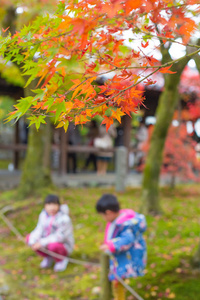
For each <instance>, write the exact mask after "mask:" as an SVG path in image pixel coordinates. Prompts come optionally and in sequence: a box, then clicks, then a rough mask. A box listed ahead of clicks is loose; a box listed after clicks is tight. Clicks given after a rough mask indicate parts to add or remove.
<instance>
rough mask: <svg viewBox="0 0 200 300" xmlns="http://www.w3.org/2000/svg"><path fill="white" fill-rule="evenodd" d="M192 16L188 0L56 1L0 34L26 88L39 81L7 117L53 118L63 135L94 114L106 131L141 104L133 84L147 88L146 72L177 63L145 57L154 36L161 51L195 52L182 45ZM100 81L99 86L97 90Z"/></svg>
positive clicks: (191, 29)
mask: <svg viewBox="0 0 200 300" xmlns="http://www.w3.org/2000/svg"><path fill="white" fill-rule="evenodd" d="M199 12H200V5H199V4H197V3H196V0H185V1H173V0H159V1H153V0H135V1H132V0H123V1H121V0H107V1H103V0H80V1H77V0H69V1H64V0H62V1H60V2H59V4H58V6H57V10H56V11H55V13H53V14H48V13H46V14H45V15H42V16H38V17H37V18H36V19H35V20H34V21H33V22H31V23H29V24H28V25H27V26H24V27H23V28H22V29H21V30H20V31H19V32H16V33H15V34H14V35H13V36H11V35H7V37H1V46H0V54H1V55H2V56H3V57H4V59H5V61H10V60H11V61H13V62H15V63H17V64H19V65H20V66H21V68H22V70H23V75H24V76H28V77H27V78H28V79H27V83H26V86H27V85H29V84H30V82H32V81H33V80H34V79H35V78H38V80H39V83H38V85H37V87H36V89H35V90H34V93H35V96H34V97H28V98H23V99H20V100H19V102H18V104H17V105H15V111H14V112H12V113H11V114H10V116H9V117H8V120H12V119H18V118H20V117H21V116H22V115H23V114H25V113H27V112H28V113H29V114H30V116H29V119H30V122H31V124H33V123H35V124H36V125H37V127H39V125H40V123H44V122H45V118H46V117H47V114H53V115H54V116H55V121H56V122H57V127H64V129H65V130H67V127H68V124H69V122H70V121H74V122H75V124H84V123H86V122H87V121H89V120H90V119H91V118H93V117H94V116H96V115H100V116H102V117H103V121H102V123H105V124H106V126H107V128H108V127H109V126H110V125H111V124H112V123H113V120H114V119H116V120H118V121H119V122H120V121H121V116H123V115H124V114H129V115H130V113H131V112H136V111H137V108H138V106H139V105H140V104H141V103H143V100H144V99H143V91H142V90H141V89H140V88H139V84H140V83H141V82H143V84H144V85H150V84H153V83H154V82H153V80H152V79H151V75H152V74H154V73H156V72H162V73H164V74H165V73H171V72H172V71H171V70H170V67H171V65H172V64H173V63H175V62H176V61H177V60H175V61H170V62H167V63H166V64H164V65H161V63H160V62H159V61H158V60H157V59H156V58H155V55H154V53H155V50H156V49H153V54H152V53H151V54H147V53H148V49H149V51H152V47H151V42H152V41H154V39H158V40H159V41H160V46H161V45H162V46H164V47H165V45H168V44H169V43H179V44H183V45H189V46H190V47H191V49H192V51H191V53H190V54H189V55H191V56H192V55H194V54H195V53H196V54H197V53H199V52H200V47H199V46H198V45H193V44H191V43H190V39H191V37H192V36H193V35H194V34H195V32H196V31H197V30H198V28H199V20H198V17H197V16H198V14H199ZM4 30H6V29H3V31H4ZM124 33H127V34H130V37H131V38H130V39H129V40H130V41H131V42H132V44H133V49H132V48H130V47H128V46H125V37H124ZM194 47H195V48H194ZM149 53H150V52H149ZM109 75H112V77H110V76H109ZM103 76H104V77H105V82H104V84H103V85H97V82H98V78H100V77H101V78H102V77H103Z"/></svg>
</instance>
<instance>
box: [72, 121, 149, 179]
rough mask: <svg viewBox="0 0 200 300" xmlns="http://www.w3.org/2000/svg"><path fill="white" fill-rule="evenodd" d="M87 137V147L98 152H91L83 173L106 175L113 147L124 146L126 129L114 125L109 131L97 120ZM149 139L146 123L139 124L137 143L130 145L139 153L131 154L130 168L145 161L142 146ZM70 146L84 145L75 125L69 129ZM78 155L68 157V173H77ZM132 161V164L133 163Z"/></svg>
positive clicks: (136, 134) (136, 136)
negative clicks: (93, 172)
mask: <svg viewBox="0 0 200 300" xmlns="http://www.w3.org/2000/svg"><path fill="white" fill-rule="evenodd" d="M87 130H88V132H87V134H86V137H85V145H87V146H88V147H95V148H97V149H98V150H97V151H96V152H91V153H89V154H88V156H87V157H86V159H85V162H84V165H83V171H86V170H88V169H89V170H92V171H95V172H96V173H97V174H98V175H104V174H106V172H107V170H108V165H109V163H110V162H111V161H112V159H113V157H114V151H113V147H118V146H124V127H123V126H122V125H121V124H119V125H118V126H117V127H116V126H114V124H112V125H111V126H110V128H109V129H108V130H106V126H105V125H99V124H98V123H97V122H96V121H95V120H92V121H91V122H90V124H89V125H88V127H87ZM147 139H148V129H147V126H146V125H145V124H144V122H141V123H139V126H138V127H137V128H136V133H135V137H134V140H135V143H134V144H133V145H130V146H132V147H134V148H135V149H136V150H137V151H136V154H135V153H131V154H130V157H129V158H130V165H129V167H133V166H138V165H140V163H141V161H142V159H143V151H142V145H143V143H144V142H145V141H146V140H147ZM68 144H69V145H75V146H77V145H83V144H84V143H83V142H82V140H81V132H80V131H79V128H78V127H77V126H75V125H74V124H73V123H70V125H69V128H68ZM77 159H78V158H77V153H76V152H70V153H68V155H67V172H68V173H76V172H77ZM131 161H132V162H131Z"/></svg>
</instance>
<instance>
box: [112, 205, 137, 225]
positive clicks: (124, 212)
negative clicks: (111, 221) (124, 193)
mask: <svg viewBox="0 0 200 300" xmlns="http://www.w3.org/2000/svg"><path fill="white" fill-rule="evenodd" d="M135 215H136V213H135V212H134V210H132V209H121V210H120V215H119V217H118V218H117V220H116V224H122V223H124V222H126V221H128V220H131V219H133V218H135Z"/></svg>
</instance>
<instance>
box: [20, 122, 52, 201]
mask: <svg viewBox="0 0 200 300" xmlns="http://www.w3.org/2000/svg"><path fill="white" fill-rule="evenodd" d="M50 136H51V132H50V122H49V121H48V122H47V124H46V125H41V126H40V128H39V130H38V131H37V130H36V128H35V127H34V126H31V127H30V130H29V135H28V149H27V152H26V158H25V161H24V166H23V170H22V177H21V181H20V185H19V195H20V196H21V197H26V196H29V195H31V194H34V193H37V191H39V190H40V189H41V188H45V187H48V186H50V184H51V175H50V150H51V144H50Z"/></svg>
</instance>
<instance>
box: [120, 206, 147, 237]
mask: <svg viewBox="0 0 200 300" xmlns="http://www.w3.org/2000/svg"><path fill="white" fill-rule="evenodd" d="M116 225H117V226H119V227H120V226H123V228H124V227H126V226H127V227H131V228H132V229H133V230H134V231H135V230H136V231H137V230H139V231H140V232H144V231H145V230H146V220H145V216H144V215H142V214H139V213H137V212H135V211H134V210H132V209H122V210H120V215H119V217H118V218H117V220H116Z"/></svg>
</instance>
